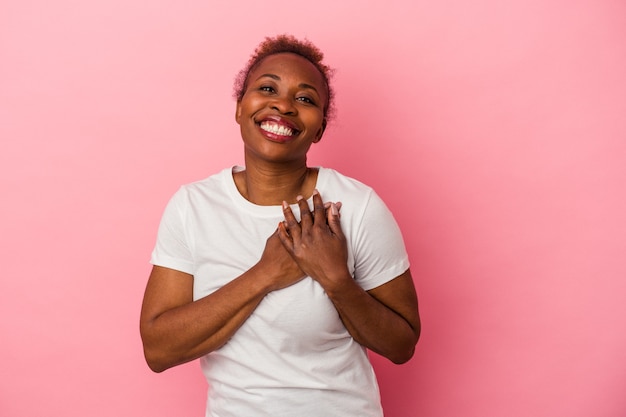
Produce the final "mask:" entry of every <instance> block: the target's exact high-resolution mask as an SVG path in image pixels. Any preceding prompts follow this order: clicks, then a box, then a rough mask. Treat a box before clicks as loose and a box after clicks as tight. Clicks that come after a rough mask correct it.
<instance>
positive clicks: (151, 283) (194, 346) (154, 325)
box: [140, 233, 304, 372]
mask: <svg viewBox="0 0 626 417" xmlns="http://www.w3.org/2000/svg"><path fill="white" fill-rule="evenodd" d="M303 277H304V273H303V272H302V271H301V270H300V268H299V267H298V265H297V264H296V263H295V262H294V260H293V258H292V257H291V256H289V254H288V253H287V252H286V250H285V249H284V247H283V245H282V244H281V242H280V240H279V238H278V235H277V233H274V234H273V235H272V236H270V238H268V240H267V243H266V246H265V250H264V252H263V255H262V256H261V259H260V260H259V262H258V263H257V264H256V265H254V266H253V267H252V268H250V270H248V271H247V272H245V273H244V274H242V275H241V276H239V277H237V278H235V279H233V280H232V281H231V282H229V283H228V284H226V285H224V286H223V287H222V288H220V289H219V290H217V291H215V292H214V293H212V294H209V295H208V296H206V297H204V298H201V299H199V300H197V301H195V302H194V301H193V276H192V275H189V274H186V273H184V272H180V271H176V270H173V269H169V268H164V267H159V266H155V267H154V268H153V269H152V273H151V274H150V278H149V280H148V285H147V287H146V292H145V295H144V300H143V306H142V309H141V318H140V331H141V337H142V341H143V347H144V354H145V357H146V361H147V362H148V365H149V366H150V369H152V370H153V371H155V372H162V371H164V370H166V369H168V368H171V367H172V366H176V365H179V364H181V363H185V362H188V361H191V360H193V359H197V358H199V357H201V356H203V355H206V354H207V353H210V352H212V351H213V350H215V349H218V348H219V347H221V346H222V345H224V344H225V343H226V342H227V341H228V340H229V339H230V338H231V337H232V335H233V334H234V333H235V332H236V331H237V329H239V327H240V326H241V325H242V324H243V323H244V322H245V321H246V320H247V318H248V317H249V316H250V314H252V312H253V311H254V310H255V308H256V307H257V306H258V305H259V303H260V302H261V300H263V298H264V297H265V295H267V294H268V293H269V292H271V291H274V290H278V289H281V288H285V287H287V286H289V285H292V284H294V283H296V282H297V281H299V280H301V279H302V278H303Z"/></svg>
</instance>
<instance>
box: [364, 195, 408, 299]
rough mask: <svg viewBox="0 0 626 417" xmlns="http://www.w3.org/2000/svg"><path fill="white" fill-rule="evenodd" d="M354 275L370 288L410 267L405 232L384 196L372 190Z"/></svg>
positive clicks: (367, 203) (366, 287)
mask: <svg viewBox="0 0 626 417" xmlns="http://www.w3.org/2000/svg"><path fill="white" fill-rule="evenodd" d="M354 258H355V272H354V277H355V279H356V280H357V282H358V283H359V285H360V286H361V287H362V288H363V289H365V290H366V291H367V290H371V289H372V288H376V287H378V286H380V285H383V284H385V283H386V282H389V281H391V280H392V279H394V278H396V277H398V276H399V275H401V274H403V273H404V272H405V271H406V270H407V269H409V257H408V254H407V252H406V248H405V245H404V240H403V239H402V233H401V232H400V228H399V227H398V224H397V222H396V220H395V219H394V217H393V214H392V213H391V211H389V209H388V208H387V206H386V205H385V203H384V202H383V201H382V199H381V198H380V197H379V196H378V195H377V194H376V193H375V192H374V191H371V193H370V195H369V198H368V200H367V202H366V204H365V208H364V210H363V215H362V218H361V221H360V224H359V226H358V228H357V235H356V241H355V247H354Z"/></svg>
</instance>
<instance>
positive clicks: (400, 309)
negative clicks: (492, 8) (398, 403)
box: [279, 192, 421, 363]
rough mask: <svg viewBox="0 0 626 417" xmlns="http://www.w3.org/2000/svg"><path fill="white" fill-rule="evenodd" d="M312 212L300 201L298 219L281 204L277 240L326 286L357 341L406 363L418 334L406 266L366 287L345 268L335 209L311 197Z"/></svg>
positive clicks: (344, 246) (414, 299)
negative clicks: (281, 220)
mask: <svg viewBox="0 0 626 417" xmlns="http://www.w3.org/2000/svg"><path fill="white" fill-rule="evenodd" d="M313 205H314V211H313V213H311V211H310V209H309V207H308V204H307V203H306V201H305V200H304V199H300V200H299V208H300V214H301V221H300V223H298V221H297V220H296V218H295V217H294V215H293V213H292V212H291V209H290V207H289V205H287V204H283V211H284V213H285V223H283V224H281V225H280V226H279V236H280V239H281V241H282V243H283V245H284V246H285V248H286V249H287V251H288V252H289V253H290V254H291V256H292V257H293V258H294V259H295V261H296V262H297V264H298V265H299V266H300V268H301V269H302V271H304V273H306V274H307V275H309V276H311V277H312V278H313V279H315V280H316V281H318V282H319V283H320V285H321V286H322V287H323V288H324V290H325V291H326V293H327V294H328V296H329V297H330V299H331V300H332V302H333V304H334V305H335V308H336V309H337V311H338V312H339V315H340V316H341V319H342V321H343V323H344V325H345V326H346V328H347V329H348V331H349V332H350V334H351V335H352V337H354V339H355V340H356V341H358V342H359V343H361V344H362V345H363V346H365V347H367V348H368V349H371V350H372V351H374V352H376V353H379V354H381V355H383V356H385V357H386V358H388V359H390V360H391V361H393V362H394V363H403V362H406V361H408V360H409V359H410V358H411V357H412V356H413V352H414V350H415V345H416V343H417V340H418V338H419V335H420V329H421V327H420V319H419V313H418V306H417V296H416V293H415V287H414V285H413V280H412V278H411V272H410V270H407V271H406V272H404V273H403V274H401V275H400V276H398V277H396V278H395V279H393V280H391V281H389V282H388V283H386V284H383V285H381V286H379V287H377V288H374V289H372V290H370V291H365V290H363V289H362V288H361V287H360V286H359V285H358V284H357V283H356V282H355V281H354V279H353V278H352V276H351V275H350V272H349V271H348V267H347V258H348V250H347V244H346V239H345V236H344V234H343V232H342V230H341V225H340V218H339V213H338V211H337V210H336V208H334V206H331V210H330V211H328V215H327V211H326V210H325V209H324V204H323V202H322V198H321V196H320V195H319V194H318V193H317V192H315V193H314V195H313Z"/></svg>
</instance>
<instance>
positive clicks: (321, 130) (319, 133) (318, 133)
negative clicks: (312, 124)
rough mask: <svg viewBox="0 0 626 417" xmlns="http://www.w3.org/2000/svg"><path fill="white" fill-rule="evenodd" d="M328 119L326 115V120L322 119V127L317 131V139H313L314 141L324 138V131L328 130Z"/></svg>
mask: <svg viewBox="0 0 626 417" xmlns="http://www.w3.org/2000/svg"><path fill="white" fill-rule="evenodd" d="M327 123H328V122H327V120H326V118H325V117H324V120H322V127H320V130H318V131H317V134H316V135H315V139H314V140H313V143H317V142H319V141H320V140H322V136H323V135H324V131H325V130H326V124H327Z"/></svg>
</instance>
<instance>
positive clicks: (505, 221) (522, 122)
mask: <svg viewBox="0 0 626 417" xmlns="http://www.w3.org/2000/svg"><path fill="white" fill-rule="evenodd" d="M211 3H214V4H211ZM226 3H228V2H209V1H184V2H165V1H147V0H134V1H127V0H124V1H122V0H107V1H103V0H96V1H70V0H61V1H55V2H45V1H43V0H22V1H13V2H3V3H2V4H1V5H0V138H1V152H0V170H2V174H1V175H0V190H1V195H2V204H0V245H1V249H2V252H1V253H2V255H1V256H2V263H1V265H2V272H3V274H2V277H1V278H0V335H1V336H0V338H1V339H2V341H1V342H0V358H2V366H1V369H2V370H1V371H0V372H1V373H0V375H1V377H0V415H2V416H4V417H18V416H19V417H21V416H44V415H46V416H64V417H74V416H84V415H90V416H131V415H142V416H143V415H150V416H153V417H159V416H172V415H188V416H193V415H195V416H200V415H202V410H203V407H204V405H203V403H204V390H205V385H204V382H203V379H202V377H201V375H200V371H199V369H198V365H197V364H195V363H194V364H189V365H185V366H183V367H181V368H178V369H174V370H170V371H168V372H166V373H164V374H160V375H155V374H152V373H151V372H150V371H149V370H148V368H147V366H146V365H145V364H144V362H143V357H142V353H141V344H140V340H139V334H138V324H137V322H138V314H139V307H140V302H141V297H142V292H143V288H144V285H145V281H146V277H147V274H148V272H149V268H150V266H149V264H148V257H149V254H150V251H151V249H152V244H153V242H154V238H155V233H156V228H157V224H158V220H159V218H160V215H161V212H162V210H163V206H164V204H165V202H166V201H167V199H168V198H169V196H170V195H171V194H172V193H173V192H174V191H175V190H176V188H177V187H178V185H180V184H181V183H185V182H189V181H192V180H195V179H199V178H203V177H205V176H207V175H209V174H210V173H213V172H216V171H217V170H218V169H221V168H222V167H225V166H227V165H230V164H233V163H240V162H241V144H240V141H239V139H238V131H237V126H236V125H235V123H234V102H233V101H232V100H231V97H230V94H231V80H232V79H233V77H234V75H235V73H236V72H237V71H238V70H239V69H240V67H241V66H242V65H243V63H244V62H245V60H246V58H247V56H248V54H249V53H250V52H251V50H252V48H253V47H254V46H255V45H256V44H257V43H258V41H260V40H261V38H262V37H263V36H264V35H273V34H277V33H282V32H290V33H293V34H295V35H298V36H308V37H309V38H310V39H311V40H313V41H314V42H316V43H317V44H318V45H319V46H320V47H322V49H324V50H325V51H326V52H327V58H328V61H329V62H330V63H331V64H332V65H333V66H335V67H336V68H337V69H338V72H337V74H336V88H337V91H338V108H339V117H338V120H337V121H336V123H335V124H334V125H333V126H332V128H331V129H330V130H329V131H328V134H327V135H326V137H325V138H324V140H322V142H321V143H320V144H319V145H317V146H316V147H315V149H314V150H313V154H312V157H311V162H312V163H313V164H320V165H325V166H332V167H335V168H337V169H339V170H341V171H343V172H344V173H346V174H349V175H352V176H354V177H356V178H359V179H361V180H363V181H364V182H367V183H369V184H371V185H372V186H374V187H375V188H376V189H377V190H378V191H379V193H380V194H381V195H382V196H383V197H384V198H385V199H386V201H387V202H388V204H389V206H390V207H391V208H392V210H393V211H394V213H395V214H396V217H397V219H398V221H399V223H400V224H401V226H402V228H403V230H404V233H405V236H406V242H407V246H408V249H409V251H410V254H411V258H412V262H413V271H414V276H415V280H416V285H417V288H418V291H419V295H420V301H421V311H422V316H423V321H424V331H423V337H422V340H421V342H420V344H419V349H418V351H417V354H416V357H415V358H414V359H413V360H412V361H411V362H410V363H409V364H407V365H404V366H401V367H397V366H394V365H391V364H389V363H386V362H385V361H383V360H381V359H380V358H374V361H375V365H376V367H377V370H378V373H379V377H380V378H379V379H380V383H381V386H382V387H381V389H382V394H383V398H384V405H385V407H386V410H387V414H388V416H390V417H413V416H419V417H450V416H464V417H474V416H475V417H479V416H480V417H500V416H509V417H527V416H531V415H532V416H568V417H589V416H594V417H613V416H619V415H624V414H625V413H626V400H625V398H626V397H624V395H623V392H624V387H625V386H626V355H625V353H624V352H626V320H625V319H624V317H626V307H624V305H625V303H624V295H625V293H626V261H625V260H624V258H625V252H626V216H625V215H624V213H626V76H625V74H626V43H625V42H624V39H626V3H624V2H621V1H615V0H614V1H610V0H580V1H559V0H543V1H535V0H531V1H522V0H518V1H513V2H502V1H496V0H479V1H472V2H468V1H462V0H447V1H441V2H431V1H422V0H418V1H414V0H406V1H384V2H367V1H363V0H360V1H355V0H354V1H336V0H318V1H316V2H308V3H306V4H305V3H303V5H300V6H294V5H290V6H289V7H288V6H287V5H286V4H283V3H271V4H265V3H259V2H248V1H240V2H237V5H226ZM298 4H299V3H298Z"/></svg>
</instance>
